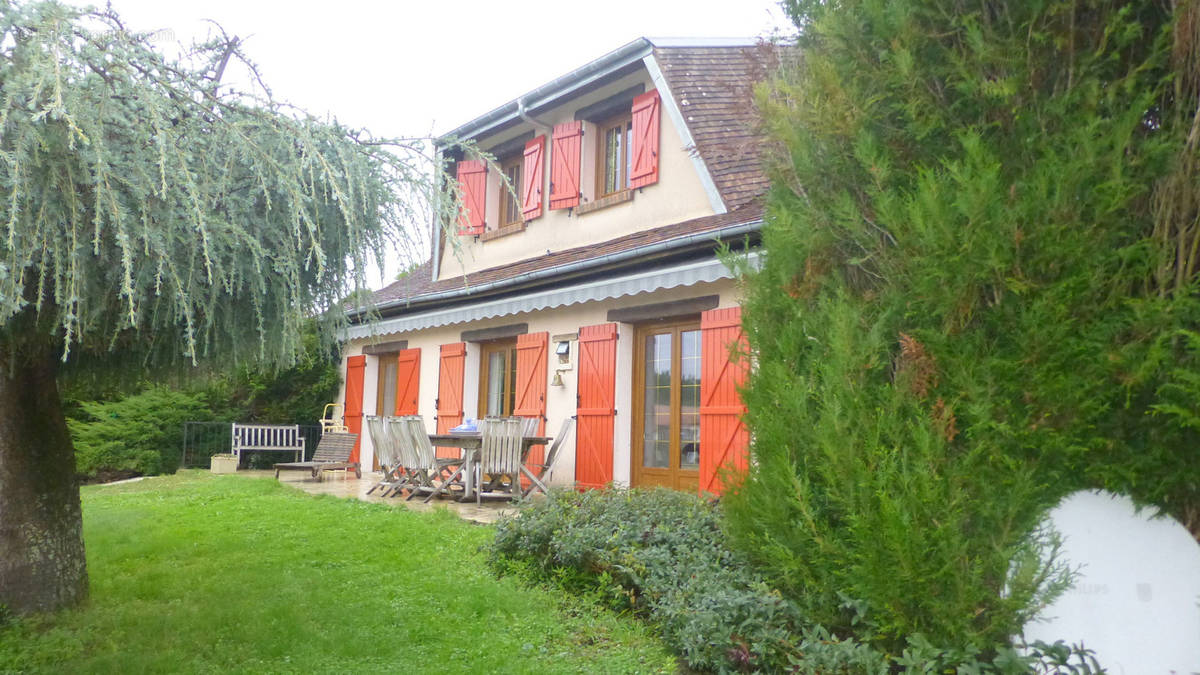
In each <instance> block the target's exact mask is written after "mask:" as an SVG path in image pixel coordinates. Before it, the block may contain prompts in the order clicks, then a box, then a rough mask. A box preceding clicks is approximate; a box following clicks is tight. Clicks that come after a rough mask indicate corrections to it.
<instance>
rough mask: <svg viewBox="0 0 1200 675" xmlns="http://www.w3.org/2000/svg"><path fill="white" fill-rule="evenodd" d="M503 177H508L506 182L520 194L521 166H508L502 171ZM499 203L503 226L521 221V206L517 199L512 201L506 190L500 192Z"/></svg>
mask: <svg viewBox="0 0 1200 675" xmlns="http://www.w3.org/2000/svg"><path fill="white" fill-rule="evenodd" d="M504 175H505V176H507V177H508V182H509V183H512V187H513V189H514V190H516V191H517V194H518V195H520V194H521V165H520V164H519V163H517V164H513V165H511V166H508V167H506V168H505V169H504ZM500 196H501V199H500V203H501V204H503V205H504V213H503V218H504V224H505V225H509V224H511V223H516V222H519V221H520V220H521V204H520V202H519V201H518V200H517V199H513V197H512V195H511V194H509V193H508V190H507V189H502V190H501V195H500Z"/></svg>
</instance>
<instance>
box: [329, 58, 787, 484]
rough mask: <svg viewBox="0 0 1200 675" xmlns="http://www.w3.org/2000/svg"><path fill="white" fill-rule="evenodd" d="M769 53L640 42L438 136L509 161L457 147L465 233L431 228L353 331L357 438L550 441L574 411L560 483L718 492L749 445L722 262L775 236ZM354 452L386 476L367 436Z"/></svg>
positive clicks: (734, 321)
mask: <svg viewBox="0 0 1200 675" xmlns="http://www.w3.org/2000/svg"><path fill="white" fill-rule="evenodd" d="M770 51H771V50H770V48H769V47H766V46H762V45H758V44H756V43H755V42H754V41H753V40H658V39H655V40H648V39H639V40H635V41H634V42H631V43H629V44H627V45H625V46H623V47H621V48H620V49H617V50H616V51H613V52H612V53H609V54H607V55H605V56H603V57H601V58H599V59H597V60H595V61H593V62H591V63H588V64H587V65H585V66H583V67H581V68H578V69H576V70H574V71H572V72H570V73H567V74H565V75H563V76H562V77H559V78H557V79H555V80H554V81H552V82H548V83H546V84H545V85H543V86H541V87H538V88H537V89H535V90H533V91H531V92H529V93H527V94H525V95H523V96H520V97H518V98H516V99H515V100H513V101H510V102H508V103H506V104H504V105H502V106H500V107H498V108H496V109H494V110H492V111H491V112H488V113H486V114H484V115H482V116H480V117H478V118H476V119H474V120H472V121H470V122H468V123H466V124H464V125H462V126H461V127H459V128H457V129H454V130H453V131H451V132H449V133H448V134H446V135H445V136H444V137H442V142H441V143H440V147H442V148H443V149H446V148H448V147H450V145H449V144H448V143H446V142H445V141H446V140H447V139H451V138H460V139H471V140H472V141H474V142H475V143H476V144H477V145H478V147H479V148H481V149H483V150H486V151H487V152H489V153H490V154H491V155H493V156H494V157H495V158H496V160H497V161H496V166H494V167H492V168H491V169H489V166H488V165H487V164H486V163H484V162H482V161H479V160H472V159H467V158H463V157H461V156H454V155H453V154H452V153H450V152H449V151H445V153H444V158H445V159H446V160H447V161H449V162H452V163H453V169H452V174H453V175H456V176H457V178H458V181H459V186H460V189H461V195H462V198H463V202H464V204H465V208H464V210H463V212H462V213H461V215H460V218H459V221H458V223H457V232H456V233H452V234H450V235H444V234H442V232H441V229H440V228H436V227H435V230H434V235H433V242H434V243H433V247H432V248H433V251H432V256H431V259H430V260H429V261H428V262H427V263H426V264H424V265H422V266H420V267H419V268H417V269H416V270H415V271H413V272H411V273H410V274H408V275H407V276H405V277H404V278H402V279H401V280H399V281H397V282H395V283H393V284H391V285H390V286H388V287H386V288H384V289H382V290H380V291H377V292H376V293H375V294H374V304H375V309H376V311H377V312H378V318H377V319H376V320H374V321H367V320H365V319H364V315H363V314H359V315H358V316H357V317H356V319H357V323H353V324H352V325H351V326H350V328H349V330H348V333H347V336H346V342H345V346H344V347H345V348H344V354H345V356H344V357H343V358H344V359H345V361H344V364H343V367H344V369H345V370H344V373H345V382H346V384H345V386H344V390H343V396H344V401H345V412H346V421H347V425H348V426H349V427H350V428H351V429H352V430H358V429H360V428H361V416H362V415H363V414H367V415H371V414H402V415H411V414H419V415H422V416H424V417H425V419H426V423H427V426H428V428H429V429H430V430H434V429H436V430H437V431H438V432H444V431H447V430H449V429H451V428H452V427H454V426H456V425H458V424H460V423H461V422H463V421H464V419H469V418H480V417H484V416H487V415H522V416H531V417H539V418H541V419H542V420H543V422H542V429H543V430H544V433H546V434H549V435H554V434H556V433H557V432H558V430H559V428H560V425H561V423H562V421H563V420H564V419H566V418H568V417H572V416H574V417H576V419H577V424H576V429H575V432H574V438H568V440H567V444H566V446H565V447H564V451H563V455H562V456H561V457H560V459H559V461H558V463H557V464H556V466H555V468H554V471H553V473H552V474H551V481H552V482H553V483H556V484H560V485H570V484H576V485H578V486H580V487H601V486H604V485H606V484H608V483H610V482H613V483H617V484H622V485H635V486H636V485H664V486H669V487H672V488H675V489H680V490H700V491H702V492H709V493H714V494H719V493H720V492H721V474H722V472H721V471H720V470H719V467H722V466H733V467H735V468H736V467H744V466H745V462H746V452H747V446H748V441H749V438H748V434H747V432H746V430H745V428H744V426H743V425H742V422H741V420H740V413H741V412H742V411H743V408H742V406H741V403H740V401H739V398H738V393H737V387H738V385H739V383H740V382H741V381H742V379H743V377H744V373H745V367H744V365H743V364H741V362H740V361H738V360H736V359H735V360H732V361H731V359H730V353H731V347H732V346H734V345H735V344H736V343H738V342H739V341H740V340H741V329H740V309H739V295H738V287H737V284H736V283H735V280H734V278H733V273H731V272H730V270H729V269H728V268H727V267H726V265H725V264H723V263H722V261H721V260H719V259H718V257H717V255H716V253H717V250H718V248H719V247H720V246H721V245H722V244H727V245H729V246H730V247H732V248H733V249H735V250H736V249H741V248H742V247H744V246H746V245H747V244H749V245H753V244H754V243H755V242H756V241H757V239H758V235H759V231H760V228H761V225H762V208H761V204H760V201H759V198H760V197H761V196H762V194H763V193H764V191H765V189H766V179H765V177H764V175H763V173H762V171H761V170H760V168H759V155H758V149H757V142H756V136H755V135H754V133H753V112H752V106H751V103H750V90H751V88H752V85H753V83H754V82H755V81H756V80H758V79H760V78H761V75H762V73H764V72H765V69H766V66H765V64H766V62H767V61H768V60H769V56H770ZM497 168H498V170H497ZM501 174H503V176H505V177H507V179H508V181H509V182H510V183H511V184H512V185H513V186H514V188H515V197H514V195H513V193H511V192H509V191H508V190H506V189H504V188H503V187H502V184H503V181H502V180H501V177H500V175H501ZM359 452H360V453H361V457H362V461H363V462H364V465H366V466H370V465H371V464H372V463H373V462H374V460H373V449H372V447H371V443H370V439H369V438H363V439H361V442H360V449H359ZM534 452H535V453H536V452H538V451H537V450H536V449H535V451H534ZM535 459H538V458H535Z"/></svg>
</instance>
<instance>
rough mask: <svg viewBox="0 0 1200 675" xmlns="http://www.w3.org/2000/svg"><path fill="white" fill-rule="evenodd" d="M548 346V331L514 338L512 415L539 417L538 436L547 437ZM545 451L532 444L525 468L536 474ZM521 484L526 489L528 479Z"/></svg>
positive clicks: (523, 478)
mask: <svg viewBox="0 0 1200 675" xmlns="http://www.w3.org/2000/svg"><path fill="white" fill-rule="evenodd" d="M549 346H550V334H549V333H547V332H541V333H529V334H526V335H520V336H518V337H517V383H516V394H515V396H514V401H515V402H514V404H513V415H517V416H519V417H536V418H538V428H537V435H538V436H545V435H546V385H547V377H546V373H547V371H546V367H547V366H546V352H547V351H548V349H549ZM545 452H546V449H545V447H543V446H541V445H535V446H533V447H531V448H530V449H529V455H528V456H527V457H526V462H525V465H526V466H527V467H529V470H530V471H531V472H532V473H533V474H534V475H537V471H536V470H535V468H534V467H535V466H536V465H540V464H541V463H542V461H543V458H544V456H545ZM521 484H522V485H525V486H526V487H528V479H526V478H525V477H524V476H522V477H521Z"/></svg>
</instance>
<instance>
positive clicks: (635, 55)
mask: <svg viewBox="0 0 1200 675" xmlns="http://www.w3.org/2000/svg"><path fill="white" fill-rule="evenodd" d="M651 49H653V46H652V45H651V44H650V42H649V41H648V40H646V38H638V39H636V40H634V41H633V42H630V43H629V44H626V45H624V46H622V47H619V48H617V49H616V50H614V51H611V52H609V53H608V54H605V55H604V56H601V57H600V58H598V59H596V60H595V61H592V62H591V63H588V64H587V65H584V66H582V67H580V68H576V69H575V70H572V71H571V72H569V73H567V74H566V75H563V76H561V77H557V78H555V79H553V80H551V81H550V82H547V83H546V84H543V85H542V86H540V87H538V88H537V89H534V90H533V91H530V92H528V93H526V94H524V95H523V96H519V97H517V98H516V99H514V100H512V101H509V102H508V103H505V104H504V105H502V106H500V107H499V108H496V109H495V110H492V111H491V112H488V113H486V114H484V115H482V116H480V117H477V118H475V119H473V120H471V121H470V122H467V123H466V124H464V125H462V126H460V127H458V128H456V129H454V130H452V131H450V132H448V133H445V134H442V135H441V137H442V138H447V137H452V138H460V139H461V138H475V137H479V136H486V135H487V133H488V132H489V131H490V130H492V129H495V128H496V127H499V126H502V125H504V124H507V123H509V122H512V121H514V120H517V119H521V117H520V114H519V109H520V107H521V103H524V106H525V107H526V108H527V109H529V110H537V109H538V108H540V107H542V106H544V105H546V104H548V103H551V102H553V101H554V100H556V99H559V98H563V97H564V96H569V95H571V94H572V93H573V92H575V91H577V90H579V89H582V88H584V87H587V86H588V85H590V84H592V83H593V82H595V81H596V80H599V79H601V78H603V77H607V76H608V75H610V74H612V73H613V72H614V71H617V70H620V69H621V68H624V67H625V66H627V65H629V64H631V63H636V62H637V61H639V60H641V59H642V58H643V57H644V56H646V55H647V54H649V53H650V51H651Z"/></svg>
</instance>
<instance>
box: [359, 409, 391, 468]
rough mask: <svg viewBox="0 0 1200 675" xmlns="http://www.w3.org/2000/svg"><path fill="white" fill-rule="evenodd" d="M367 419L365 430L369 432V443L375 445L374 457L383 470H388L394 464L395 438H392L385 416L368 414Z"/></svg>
mask: <svg viewBox="0 0 1200 675" xmlns="http://www.w3.org/2000/svg"><path fill="white" fill-rule="evenodd" d="M365 419H366V420H367V432H368V433H370V434H371V445H373V446H374V447H375V457H376V458H377V459H378V460H379V466H381V467H382V468H383V470H384V471H385V472H386V471H389V470H390V469H391V468H392V467H394V466H396V449H395V445H396V443H395V439H393V438H392V433H391V430H389V429H388V426H387V418H385V417H377V416H375V415H369V416H367V417H366V418H365Z"/></svg>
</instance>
